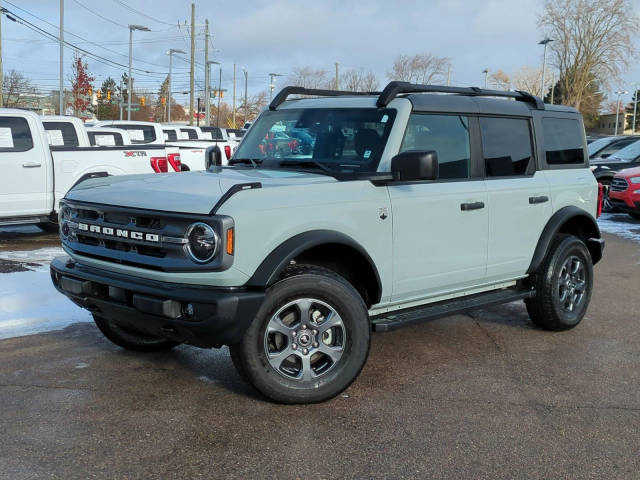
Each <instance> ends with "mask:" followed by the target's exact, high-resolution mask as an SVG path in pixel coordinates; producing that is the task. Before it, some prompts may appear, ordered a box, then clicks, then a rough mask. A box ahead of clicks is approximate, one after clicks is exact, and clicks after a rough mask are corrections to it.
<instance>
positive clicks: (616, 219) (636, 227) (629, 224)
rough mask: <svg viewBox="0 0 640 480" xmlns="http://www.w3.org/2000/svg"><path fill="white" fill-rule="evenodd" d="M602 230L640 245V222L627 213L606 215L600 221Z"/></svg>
mask: <svg viewBox="0 0 640 480" xmlns="http://www.w3.org/2000/svg"><path fill="white" fill-rule="evenodd" d="M598 225H599V226H600V230H602V231H603V232H607V233H613V234H614V235H618V236H620V237H622V238H626V239H627V240H631V241H633V242H637V243H640V222H638V221H637V220H634V219H633V218H631V217H630V216H629V215H627V214H626V213H605V214H603V215H602V216H601V217H600V218H599V219H598Z"/></svg>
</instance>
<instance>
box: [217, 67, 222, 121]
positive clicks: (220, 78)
mask: <svg viewBox="0 0 640 480" xmlns="http://www.w3.org/2000/svg"><path fill="white" fill-rule="evenodd" d="M220 97H222V65H220V77H219V78H218V111H217V112H216V127H219V126H220Z"/></svg>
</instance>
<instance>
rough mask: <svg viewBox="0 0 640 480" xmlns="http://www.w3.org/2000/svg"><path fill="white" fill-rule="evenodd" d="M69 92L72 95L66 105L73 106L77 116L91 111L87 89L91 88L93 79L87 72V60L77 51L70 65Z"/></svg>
mask: <svg viewBox="0 0 640 480" xmlns="http://www.w3.org/2000/svg"><path fill="white" fill-rule="evenodd" d="M71 69H72V72H73V73H72V75H71V93H72V95H73V100H72V102H71V103H70V104H69V105H68V106H70V107H71V108H73V113H74V115H75V116H76V117H79V116H80V115H82V114H83V113H85V112H87V111H89V112H90V113H93V111H92V108H91V95H89V91H90V90H91V89H92V88H93V87H92V86H91V82H93V81H94V80H95V78H94V77H92V76H91V74H90V73H89V68H88V65H87V62H85V61H84V57H83V56H82V55H80V54H79V53H78V52H75V53H74V55H73V65H72V67H71Z"/></svg>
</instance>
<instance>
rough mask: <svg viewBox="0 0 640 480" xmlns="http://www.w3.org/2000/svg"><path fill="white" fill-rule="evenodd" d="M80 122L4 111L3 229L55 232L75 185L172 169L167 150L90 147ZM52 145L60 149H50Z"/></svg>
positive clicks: (0, 131) (0, 136)
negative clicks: (62, 203) (19, 227)
mask: <svg viewBox="0 0 640 480" xmlns="http://www.w3.org/2000/svg"><path fill="white" fill-rule="evenodd" d="M69 119H71V120H70V121H69ZM75 120H78V119H73V117H40V116H39V115H37V114H35V113H33V112H29V111H25V110H13V109H6V108H3V109H0V162H1V163H2V166H3V175H2V176H0V225H13V224H29V223H35V224H38V225H39V226H41V227H42V228H44V229H49V228H56V227H55V222H56V221H57V213H58V202H59V201H60V199H61V198H62V197H64V195H65V194H66V193H67V191H68V190H69V189H70V188H71V187H72V186H73V185H75V184H77V183H79V182H81V181H83V180H85V179H87V178H93V177H102V176H108V175H127V174H135V173H152V172H153V171H155V170H156V168H158V169H159V170H160V171H167V170H168V168H167V167H168V160H167V156H166V153H165V147H164V145H139V146H131V145H123V146H109V147H103V146H90V143H89V139H88V134H87V132H86V130H85V129H84V127H83V126H82V124H81V123H80V124H79V126H78V125H75V124H76V123H77V122H75ZM78 121H80V120H78ZM69 125H71V129H70V128H69ZM74 125H75V126H76V127H78V128H75V127H74ZM52 132H54V133H53V134H52ZM60 139H62V144H60V142H59V140H60ZM50 140H52V141H53V140H55V143H57V144H56V145H49V144H50ZM51 143H54V142H51ZM154 165H155V166H156V168H154Z"/></svg>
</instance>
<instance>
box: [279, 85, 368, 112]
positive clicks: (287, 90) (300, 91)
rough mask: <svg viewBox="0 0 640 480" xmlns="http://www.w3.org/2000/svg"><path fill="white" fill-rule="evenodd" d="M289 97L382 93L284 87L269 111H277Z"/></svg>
mask: <svg viewBox="0 0 640 480" xmlns="http://www.w3.org/2000/svg"><path fill="white" fill-rule="evenodd" d="M289 95H314V96H317V97H341V96H354V95H380V92H347V91H344V90H323V89H317V88H305V87H284V88H283V89H282V90H280V91H279V92H278V94H277V95H276V96H275V98H274V99H273V100H272V101H271V103H270V104H269V110H275V109H276V108H278V107H279V106H280V105H282V104H283V103H284V101H285V100H286V99H287V97H288V96H289Z"/></svg>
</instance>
